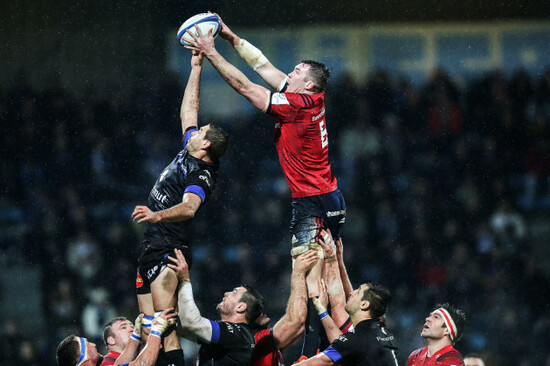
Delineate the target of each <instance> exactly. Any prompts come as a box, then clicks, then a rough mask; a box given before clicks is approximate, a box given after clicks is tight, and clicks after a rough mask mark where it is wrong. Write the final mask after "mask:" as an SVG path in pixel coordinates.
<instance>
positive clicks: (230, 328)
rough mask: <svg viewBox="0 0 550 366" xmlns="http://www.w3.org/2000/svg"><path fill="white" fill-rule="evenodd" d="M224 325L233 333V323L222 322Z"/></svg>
mask: <svg viewBox="0 0 550 366" xmlns="http://www.w3.org/2000/svg"><path fill="white" fill-rule="evenodd" d="M224 324H225V326H226V327H227V330H228V331H229V332H230V333H235V329H234V328H233V324H231V323H224Z"/></svg>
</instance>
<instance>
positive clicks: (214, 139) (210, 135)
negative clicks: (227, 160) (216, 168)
mask: <svg viewBox="0 0 550 366" xmlns="http://www.w3.org/2000/svg"><path fill="white" fill-rule="evenodd" d="M209 126H210V128H209V129H208V130H207V131H206V135H205V139H206V140H208V141H210V147H209V148H208V156H210V159H212V160H213V161H215V162H217V161H219V160H220V158H221V157H222V156H223V154H225V150H227V143H228V135H227V132H225V131H224V130H223V129H222V128H221V127H220V126H218V125H214V124H209Z"/></svg>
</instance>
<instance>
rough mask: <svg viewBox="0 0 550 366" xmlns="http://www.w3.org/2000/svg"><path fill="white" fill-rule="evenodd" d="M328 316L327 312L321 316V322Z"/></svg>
mask: <svg viewBox="0 0 550 366" xmlns="http://www.w3.org/2000/svg"><path fill="white" fill-rule="evenodd" d="M327 316H328V313H327V312H326V311H325V312H323V313H321V314H319V319H320V320H323V319H325V318H326V317H327Z"/></svg>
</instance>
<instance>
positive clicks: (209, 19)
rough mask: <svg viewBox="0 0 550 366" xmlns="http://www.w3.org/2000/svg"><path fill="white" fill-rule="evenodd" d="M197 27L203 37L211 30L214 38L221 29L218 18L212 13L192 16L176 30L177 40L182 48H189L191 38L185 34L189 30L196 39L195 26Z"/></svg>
mask: <svg viewBox="0 0 550 366" xmlns="http://www.w3.org/2000/svg"><path fill="white" fill-rule="evenodd" d="M196 25H197V26H198V27H199V29H200V30H201V33H202V34H203V36H205V37H206V36H207V35H208V32H209V31H210V30H212V35H213V36H214V38H216V36H217V35H218V33H220V31H221V29H222V24H221V22H220V18H218V16H217V15H216V14H212V13H201V14H197V15H194V16H192V17H191V18H189V19H187V20H186V21H185V22H183V24H182V25H181V27H180V29H179V30H178V40H179V41H180V43H181V44H182V45H183V46H189V41H192V40H193V38H191V36H190V35H189V34H188V33H187V30H188V29H190V30H191V32H193V34H194V35H195V36H197V37H198V35H199V34H198V32H197V29H196V28H195V26H196Z"/></svg>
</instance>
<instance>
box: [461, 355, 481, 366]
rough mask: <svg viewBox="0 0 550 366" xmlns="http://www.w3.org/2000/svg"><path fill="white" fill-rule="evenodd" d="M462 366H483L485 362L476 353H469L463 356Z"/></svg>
mask: <svg viewBox="0 0 550 366" xmlns="http://www.w3.org/2000/svg"><path fill="white" fill-rule="evenodd" d="M464 366H485V362H483V359H482V358H481V356H480V355H478V354H477V353H470V354H468V355H466V357H464Z"/></svg>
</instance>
